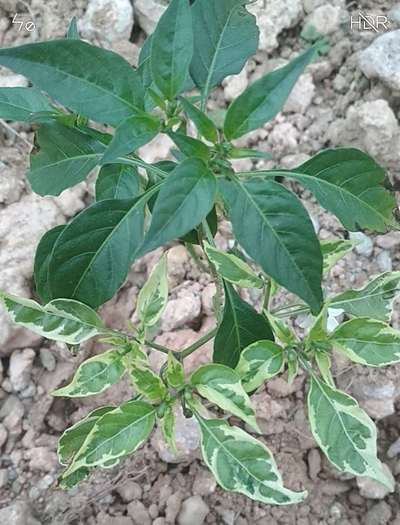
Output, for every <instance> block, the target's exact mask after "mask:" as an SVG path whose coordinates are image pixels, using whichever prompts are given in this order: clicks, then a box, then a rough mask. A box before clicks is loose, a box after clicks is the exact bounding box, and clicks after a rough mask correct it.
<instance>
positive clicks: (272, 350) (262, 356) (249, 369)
mask: <svg viewBox="0 0 400 525" xmlns="http://www.w3.org/2000/svg"><path fill="white" fill-rule="evenodd" d="M284 361H285V356H284V353H283V349H282V348H281V347H280V346H279V345H277V344H275V343H273V342H272V341H267V340H264V341H257V342H255V343H253V344H251V345H249V346H248V347H247V348H245V349H244V350H243V352H242V353H241V354H240V359H239V362H238V364H237V365H236V372H237V373H238V375H239V376H240V378H241V381H242V385H243V387H244V389H245V390H246V392H253V391H254V390H256V389H257V388H258V387H259V386H261V385H262V384H263V383H264V381H266V380H267V379H270V378H271V377H274V376H276V375H277V374H279V372H281V371H282V368H283V364H284Z"/></svg>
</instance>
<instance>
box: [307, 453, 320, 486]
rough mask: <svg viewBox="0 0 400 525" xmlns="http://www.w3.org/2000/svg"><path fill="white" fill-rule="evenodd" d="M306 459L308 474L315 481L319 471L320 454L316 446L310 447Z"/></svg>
mask: <svg viewBox="0 0 400 525" xmlns="http://www.w3.org/2000/svg"><path fill="white" fill-rule="evenodd" d="M307 461H308V474H309V476H310V479H312V480H313V481H315V480H316V479H317V478H318V474H319V473H320V472H321V468H322V467H321V455H320V453H319V452H318V450H317V449H316V448H312V449H311V450H310V451H309V453H308V456H307Z"/></svg>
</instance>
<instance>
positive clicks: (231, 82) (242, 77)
mask: <svg viewBox="0 0 400 525" xmlns="http://www.w3.org/2000/svg"><path fill="white" fill-rule="evenodd" d="M248 83H249V79H248V77H247V71H246V68H245V67H244V68H243V69H242V71H241V72H240V73H239V74H238V75H230V76H229V77H226V78H225V79H224V81H223V82H222V85H223V87H224V95H225V100H227V101H228V102H231V101H232V100H235V98H237V97H238V96H239V95H240V94H241V93H242V92H243V91H244V90H245V89H246V88H247V85H248Z"/></svg>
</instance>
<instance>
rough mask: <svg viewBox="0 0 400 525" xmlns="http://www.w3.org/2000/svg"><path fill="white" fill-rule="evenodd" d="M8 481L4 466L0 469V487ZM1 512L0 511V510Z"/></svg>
mask: <svg viewBox="0 0 400 525" xmlns="http://www.w3.org/2000/svg"><path fill="white" fill-rule="evenodd" d="M7 483H8V471H7V469H5V468H2V469H0V489H1V488H4V487H5V486H6V485H7ZM0 512H1V511H0Z"/></svg>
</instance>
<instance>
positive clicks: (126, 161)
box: [115, 157, 168, 179]
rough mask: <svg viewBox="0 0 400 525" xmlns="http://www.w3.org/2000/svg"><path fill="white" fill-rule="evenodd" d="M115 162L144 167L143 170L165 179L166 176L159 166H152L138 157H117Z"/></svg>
mask: <svg viewBox="0 0 400 525" xmlns="http://www.w3.org/2000/svg"><path fill="white" fill-rule="evenodd" d="M115 163H116V164H117V163H121V164H127V165H128V166H135V167H138V168H144V169H145V170H148V171H150V172H152V173H155V174H156V175H158V176H159V177H161V178H162V179H165V178H166V177H167V176H168V173H167V172H165V171H163V170H161V169H160V168H157V166H153V165H152V164H148V163H147V162H145V161H144V160H141V159H138V158H132V157H119V158H118V159H117V160H116V161H115Z"/></svg>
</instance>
